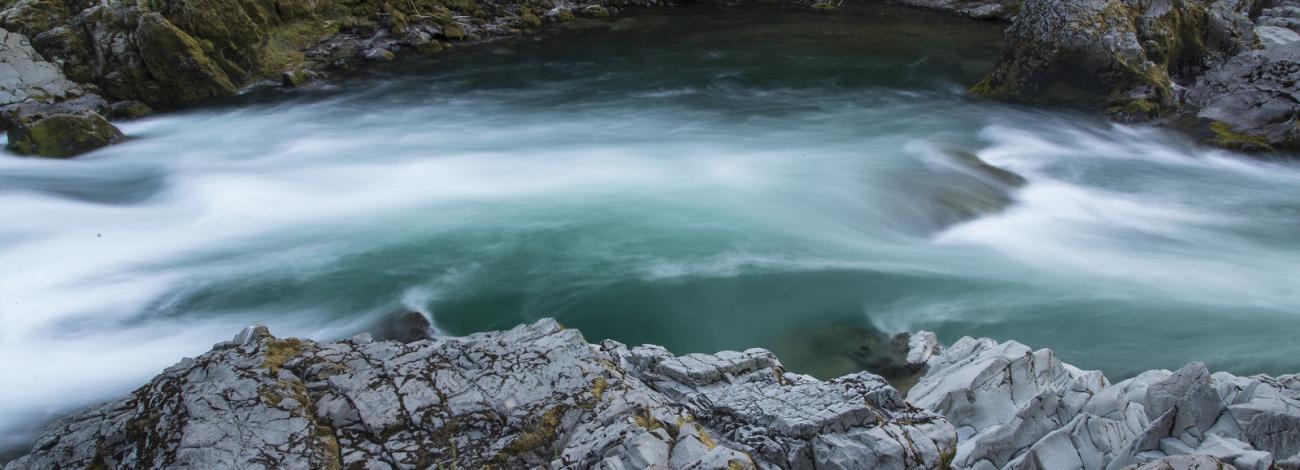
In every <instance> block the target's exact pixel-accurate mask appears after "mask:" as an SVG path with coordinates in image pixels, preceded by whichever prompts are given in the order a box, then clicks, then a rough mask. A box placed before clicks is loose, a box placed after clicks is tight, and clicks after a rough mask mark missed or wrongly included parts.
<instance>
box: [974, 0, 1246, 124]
mask: <svg viewBox="0 0 1300 470" xmlns="http://www.w3.org/2000/svg"><path fill="white" fill-rule="evenodd" d="M1228 3H1230V2H1212V1H1210V0H1168V1H1162V2H1142V1H1135V0H1028V1H1026V2H1025V3H1024V6H1023V7H1022V8H1021V11H1020V14H1019V15H1018V16H1017V17H1016V20H1015V22H1014V23H1013V24H1012V26H1011V27H1010V28H1008V30H1007V33H1006V36H1005V38H1004V43H1003V56H1002V59H1001V60H1000V61H999V63H998V64H997V66H996V67H995V68H994V70H993V71H992V72H990V73H989V74H988V76H986V77H985V78H984V80H983V81H981V82H980V83H979V84H977V85H975V86H974V87H972V88H971V92H972V93H974V94H978V95H983V96H987V97H991V98H996V99H1005V100H1012V101H1021V102H1028V103H1039V104H1066V105H1081V106H1087V107H1092V108H1095V109H1099V110H1103V111H1106V112H1107V113H1108V114H1111V115H1112V116H1115V117H1118V118H1121V119H1124V120H1146V119H1152V118H1155V117H1159V116H1165V115H1168V114H1170V113H1171V112H1174V111H1176V110H1178V109H1179V105H1180V103H1179V100H1178V94H1177V93H1176V92H1175V90H1176V89H1179V88H1181V87H1185V86H1187V85H1189V84H1190V83H1191V82H1192V81H1193V80H1194V79H1195V77H1197V76H1198V75H1200V74H1201V73H1203V72H1204V71H1205V70H1206V69H1207V68H1209V67H1212V66H1214V65H1216V64H1219V63H1222V62H1223V61H1224V60H1226V59H1227V58H1228V57H1231V56H1232V55H1234V54H1236V53H1238V52H1240V51H1241V50H1244V49H1245V48H1248V47H1249V45H1250V44H1251V43H1252V42H1253V33H1251V28H1250V21H1249V18H1248V15H1247V14H1248V11H1247V10H1248V7H1243V6H1238V7H1233V8H1230V7H1228V6H1226V5H1227V4H1228ZM1248 3H1249V2H1236V3H1234V4H1240V5H1246V4H1248ZM1234 8H1236V9H1234Z"/></svg>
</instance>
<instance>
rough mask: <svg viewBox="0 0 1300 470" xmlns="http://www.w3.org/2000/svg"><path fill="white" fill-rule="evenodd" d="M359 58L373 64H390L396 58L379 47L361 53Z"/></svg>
mask: <svg viewBox="0 0 1300 470" xmlns="http://www.w3.org/2000/svg"><path fill="white" fill-rule="evenodd" d="M361 57H363V58H365V59H366V60H369V61H373V62H390V61H392V60H393V59H396V58H397V56H396V55H394V54H393V52H392V51H390V50H388V49H383V48H379V47H372V48H370V49H366V50H365V51H362V52H361Z"/></svg>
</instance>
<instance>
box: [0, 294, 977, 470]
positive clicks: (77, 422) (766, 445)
mask: <svg viewBox="0 0 1300 470" xmlns="http://www.w3.org/2000/svg"><path fill="white" fill-rule="evenodd" d="M955 439H956V437H955V435H954V433H953V430H952V427H951V425H949V424H948V422H947V420H945V419H944V418H942V417H940V416H938V415H937V414H935V413H932V412H928V411H925V410H921V409H918V408H915V407H912V406H910V405H908V404H906V403H905V402H904V401H903V400H902V397H900V396H899V395H898V393H897V392H896V391H894V390H893V389H892V388H890V387H889V386H888V385H887V384H886V383H885V382H884V380H883V379H881V378H880V377H878V376H874V375H871V374H868V373H858V374H851V375H848V376H845V377H841V378H839V379H835V380H831V381H825V382H823V381H818V380H816V379H813V378H811V377H807V376H802V375H798V374H792V373H789V372H787V371H785V370H784V369H783V368H782V367H781V364H780V362H779V361H777V360H776V358H775V357H774V356H772V354H771V353H769V352H767V351H764V350H759V349H751V350H748V351H744V352H721V353H718V354H715V355H704V354H691V355H687V356H680V357H679V356H674V355H672V354H670V353H668V352H667V351H666V350H663V349H662V348H658V347H653V346H643V347H637V348H628V347H627V346H624V345H622V344H619V343H616V342H613V341H606V342H603V343H600V344H598V345H596V344H588V343H587V342H586V341H585V340H584V339H583V338H582V335H581V334H580V333H578V332H577V331H576V330H566V329H564V328H562V327H560V326H559V324H557V323H555V322H554V321H553V320H542V321H540V322H538V323H535V324H532V325H524V326H519V327H516V328H514V329H512V330H509V331H504V332H494V333H481V334H475V335H470V336H467V337H463V338H448V337H438V338H433V339H424V340H420V341H416V342H412V343H406V344H404V343H399V342H394V341H374V340H372V339H371V338H370V337H369V335H360V336H358V337H355V338H352V339H348V340H343V341H335V342H319V343H318V342H313V341H307V340H298V339H279V338H276V337H274V336H271V335H270V333H269V332H267V331H266V329H265V327H258V328H249V329H246V330H244V331H243V332H241V333H240V334H239V335H238V336H236V337H235V339H234V340H232V341H229V342H225V343H220V344H217V345H216V346H214V348H213V350H212V351H210V352H208V353H205V354H203V355H201V356H199V357H198V358H195V359H185V360H183V361H181V362H180V363H178V364H177V365H175V366H173V367H171V368H168V369H167V370H166V371H164V372H163V374H162V375H159V376H158V377H156V378H155V379H154V380H153V381H152V382H150V383H149V384H148V385H146V386H144V387H142V388H140V389H137V390H136V391H134V392H132V393H131V394H130V395H129V396H127V397H125V398H123V399H120V400H117V401H114V402H111V403H108V404H105V405H102V406H99V407H95V408H92V409H88V410H86V411H83V412H80V413H77V414H75V415H73V416H70V417H68V418H65V419H63V420H61V421H59V422H58V423H56V424H55V425H53V427H52V428H51V429H50V431H49V432H48V433H47V434H46V435H45V436H44V437H42V438H41V439H40V440H39V442H38V443H37V445H36V446H35V447H34V448H33V451H32V452H31V453H30V454H28V455H25V456H22V457H19V458H18V459H17V460H14V461H13V462H10V463H9V464H8V465H7V466H6V467H5V468H6V470H19V469H29V468H52V467H60V468H70V467H98V466H104V467H109V468H142V467H158V466H166V467H188V468H243V467H256V468H343V467H346V468H435V467H443V468H468V467H481V466H486V465H492V466H500V467H506V468H521V467H530V468H535V467H550V468H592V467H600V468H614V469H617V468H626V469H633V468H682V469H689V468H700V469H704V468H709V469H722V468H728V469H730V468H934V467H937V466H939V465H941V464H942V462H943V460H944V459H945V456H948V455H951V454H952V452H954V450H955V445H956V441H955Z"/></svg>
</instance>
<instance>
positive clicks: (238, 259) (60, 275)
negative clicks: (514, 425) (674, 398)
mask: <svg viewBox="0 0 1300 470" xmlns="http://www.w3.org/2000/svg"><path fill="white" fill-rule="evenodd" d="M999 34H1000V31H999V25H996V24H991V23H981V22H973V21H966V20H960V19H954V18H949V17H946V16H943V15H939V14H932V13H928V12H921V11H913V10H905V9H899V8H892V7H884V6H874V7H870V8H866V7H863V9H861V10H857V11H848V12H844V13H841V14H836V15H820V14H815V13H812V12H808V11H803V10H799V11H779V10H775V9H773V10H741V9H718V10H711V9H691V10H680V11H669V12H667V13H662V12H661V13H653V14H642V15H638V16H635V17H625V18H620V19H616V20H612V21H610V22H586V23H577V24H571V25H568V26H566V27H565V28H563V29H562V30H551V31H550V32H548V33H546V34H545V35H544V37H541V38H526V39H521V40H514V41H506V42H499V43H494V44H490V45H485V46H481V47H475V48H465V49H463V50H458V51H455V52H453V53H449V54H445V55H442V56H440V57H438V58H436V59H428V60H412V61H408V62H404V63H400V64H396V65H394V66H392V67H387V68H384V69H382V70H378V71H370V72H367V73H365V74H361V75H359V76H356V77H353V78H350V79H348V80H344V81H342V82H341V83H339V84H337V85H336V86H333V87H330V88H325V89H317V90H309V91H303V92H293V93H285V92H281V91H271V90H263V91H259V92H254V93H252V94H250V95H249V96H246V97H244V98H241V99H239V100H236V101H235V102H234V103H232V104H231V105H230V106H223V107H217V108H210V109H206V110H197V111H192V112H186V113H179V114H171V115H164V116H159V117H156V118H152V119H149V120H145V121H139V122H134V123H130V124H128V125H126V126H125V130H126V131H127V133H128V134H130V135H132V136H134V137H137V138H136V139H134V140H132V141H130V142H128V143H126V144H123V145H119V146H114V147H111V148H108V149H105V150H103V151H100V152H97V153H95V154H93V155H90V156H87V157H85V158H81V159H77V160H74V161H67V162H63V161H44V160H32V159H18V158H9V157H7V156H6V157H5V158H0V219H3V220H5V221H6V222H5V224H3V225H0V300H2V302H0V325H3V329H2V331H0V369H3V370H4V375H5V377H6V378H7V380H8V379H12V380H13V382H9V383H8V385H10V386H7V387H4V388H3V389H0V423H14V424H11V425H9V427H6V428H5V429H8V430H21V429H24V428H25V427H26V426H25V425H24V423H36V422H39V421H40V420H41V419H42V418H43V417H45V416H51V415H53V414H57V413H59V412H63V411H65V408H66V407H67V406H73V405H80V404H84V403H89V402H92V401H95V400H102V399H106V398H109V397H111V396H114V395H115V394H118V393H121V392H123V391H125V390H128V389H130V388H131V387H134V386H136V385H138V384H140V383H143V382H144V381H145V380H147V379H148V378H149V377H150V376H152V375H153V374H155V373H156V372H157V371H159V370H160V369H161V368H163V367H165V366H167V365H169V364H172V363H174V362H175V361H176V360H178V359H179V358H180V357H181V356H184V355H195V354H199V353H201V352H203V351H205V350H206V349H208V347H209V346H210V345H211V344H212V343H214V342H216V341H220V340H223V339H226V338H228V337H230V336H232V335H234V334H235V333H236V332H237V331H238V330H239V328H241V327H242V326H244V325H246V324H250V323H266V324H268V325H270V326H271V328H272V331H274V332H276V333H277V334H280V335H301V336H310V337H314V338H334V337H344V336H348V335H351V334H354V333H357V332H359V331H362V330H364V329H365V328H366V327H367V325H369V324H370V323H371V322H373V321H375V320H376V319H378V318H380V317H383V316H384V315H388V314H390V313H392V312H395V311H398V310H401V309H415V310H419V311H421V312H424V313H427V314H428V315H429V316H430V317H431V318H432V319H433V320H434V322H435V324H436V325H437V327H438V328H439V329H440V330H441V331H442V332H444V333H449V334H465V333H470V332H474V331H482V330H490V329H499V328H507V327H510V326H513V325H515V324H518V323H520V322H529V321H533V320H536V319H538V318H542V317H547V316H552V317H556V318H558V319H559V320H560V321H561V322H562V323H564V324H565V325H567V326H570V327H576V328H581V329H582V331H583V332H584V333H585V334H586V335H587V338H588V339H589V340H593V341H596V340H600V339H604V338H613V339H616V340H619V341H623V342H625V343H633V344H638V343H656V344H661V345H664V346H667V347H668V348H670V349H672V350H673V351H675V352H678V353H687V352H700V351H702V352H713V351H717V350H720V349H741V348H748V347H755V346H761V347H767V348H770V349H773V350H775V351H776V352H777V353H778V354H780V355H781V357H782V358H783V359H784V360H785V362H786V363H787V365H788V366H790V367H791V368H792V369H794V370H798V371H803V372H810V373H814V374H817V375H822V376H829V375H835V374H839V373H843V372H846V371H849V370H852V369H854V368H856V367H857V364H856V363H855V362H854V361H853V360H852V357H851V354H852V352H853V351H854V350H855V349H856V348H857V347H858V346H860V345H861V344H862V343H863V342H865V341H867V339H868V338H869V337H870V336H871V335H872V334H874V332H898V331H911V330H917V329H931V330H935V331H937V332H938V333H939V334H940V336H941V337H942V339H944V340H945V341H953V340H955V339H957V338H959V337H960V336H962V335H974V336H990V337H994V338H999V339H1016V340H1019V341H1022V342H1024V343H1026V344H1030V345H1034V346H1038V347H1051V348H1055V349H1056V350H1057V351H1058V352H1059V353H1060V355H1061V356H1062V357H1063V358H1064V359H1065V360H1067V361H1069V362H1072V363H1074V364H1076V365H1079V366H1081V367H1085V368H1099V369H1102V370H1104V371H1106V372H1107V373H1108V374H1110V375H1111V376H1112V378H1122V377H1124V376H1126V375H1131V374H1134V373H1136V372H1137V371H1140V370H1144V369H1148V368H1157V367H1165V368H1171V367H1178V366H1181V365H1182V364H1184V363H1186V362H1187V361H1191V360H1200V361H1205V362H1208V363H1209V364H1210V365H1211V367H1213V368H1215V369H1227V370H1231V371H1234V372H1238V373H1255V372H1271V373H1281V372H1287V371H1290V372H1294V371H1297V370H1300V359H1297V357H1300V346H1297V343H1296V342H1295V341H1294V339H1293V337H1292V336H1293V332H1294V331H1296V328H1297V327H1298V326H1300V312H1298V311H1297V305H1300V223H1297V220H1300V197H1296V196H1297V195H1300V167H1298V166H1297V165H1295V164H1290V163H1264V162H1259V161H1254V160H1250V159H1248V158H1243V157H1241V156H1238V155H1233V154H1231V153H1227V152H1223V151H1216V150H1208V149H1204V148H1198V147H1196V146H1195V145H1193V144H1191V143H1189V142H1188V141H1187V140H1186V139H1184V138H1183V137H1181V136H1179V135H1176V134H1172V133H1169V132H1166V131H1162V130H1158V129H1151V128H1143V127H1125V126H1114V125H1110V124H1106V123H1103V122H1099V121H1097V120H1095V119H1092V118H1089V117H1086V116H1082V115H1078V114H1073V113H1070V112H1065V111H1054V110H1032V109H1024V108H1019V107H1013V106H1005V105H1000V104H995V103H988V102H982V101H978V100H971V99H967V98H965V97H963V95H962V90H963V89H964V87H965V86H966V85H969V84H970V83H973V82H974V81H976V80H977V79H978V78H979V77H980V76H981V75H982V74H983V73H984V71H986V70H987V69H988V68H989V67H990V66H991V65H992V62H993V60H994V59H995V58H996V56H997V49H998V44H997V43H998V37H999ZM954 150H962V151H968V152H973V153H976V154H978V155H979V156H980V157H981V158H982V159H984V160H986V161H988V162H990V163H992V164H994V165H998V166H1001V167H1003V168H1006V169H1009V170H1012V171H1015V172H1017V173H1019V174H1021V175H1023V176H1024V177H1025V178H1026V179H1027V180H1028V182H1029V184H1028V185H1026V186H1024V187H1022V188H1018V189H1016V188H1008V187H1005V186H1003V185H1001V184H1000V183H999V182H998V181H997V180H995V179H992V178H990V177H989V176H988V175H986V174H984V173H980V172H977V171H972V170H971V169H970V168H968V167H965V166H962V165H961V164H959V163H958V162H957V161H956V160H954V159H952V158H951V154H952V151H954ZM1007 201H1010V202H1011V205H1010V206H1009V207H1007V208H1006V209H1005V210H1004V211H1001V212H997V211H991V210H990V209H991V208H995V207H997V206H999V205H1000V204H1001V203H1003V202H1007ZM10 434H11V435H13V436H16V437H14V438H13V439H12V442H15V443H20V444H21V443H22V442H25V441H23V440H24V439H27V437H26V436H24V435H22V434H21V433H17V432H15V433H10Z"/></svg>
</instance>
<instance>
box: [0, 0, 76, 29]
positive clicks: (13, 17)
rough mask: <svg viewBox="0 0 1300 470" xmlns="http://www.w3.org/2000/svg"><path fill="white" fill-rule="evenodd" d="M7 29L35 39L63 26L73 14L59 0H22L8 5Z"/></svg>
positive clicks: (5, 22)
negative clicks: (41, 34)
mask: <svg viewBox="0 0 1300 470" xmlns="http://www.w3.org/2000/svg"><path fill="white" fill-rule="evenodd" d="M4 8H8V9H9V10H8V11H6V12H5V18H4V23H3V25H2V26H4V28H5V29H7V30H9V31H13V32H16V33H21V34H22V35H24V36H27V37H28V38H34V37H36V36H37V35H39V34H40V33H43V32H46V31H49V30H51V29H54V28H55V27H58V26H60V25H63V24H64V23H66V22H67V20H68V19H69V18H70V17H71V16H72V14H73V12H72V11H71V10H69V9H68V7H67V5H65V4H64V3H63V2H62V1H59V0H21V1H14V2H12V5H6V6H5V7H4Z"/></svg>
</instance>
